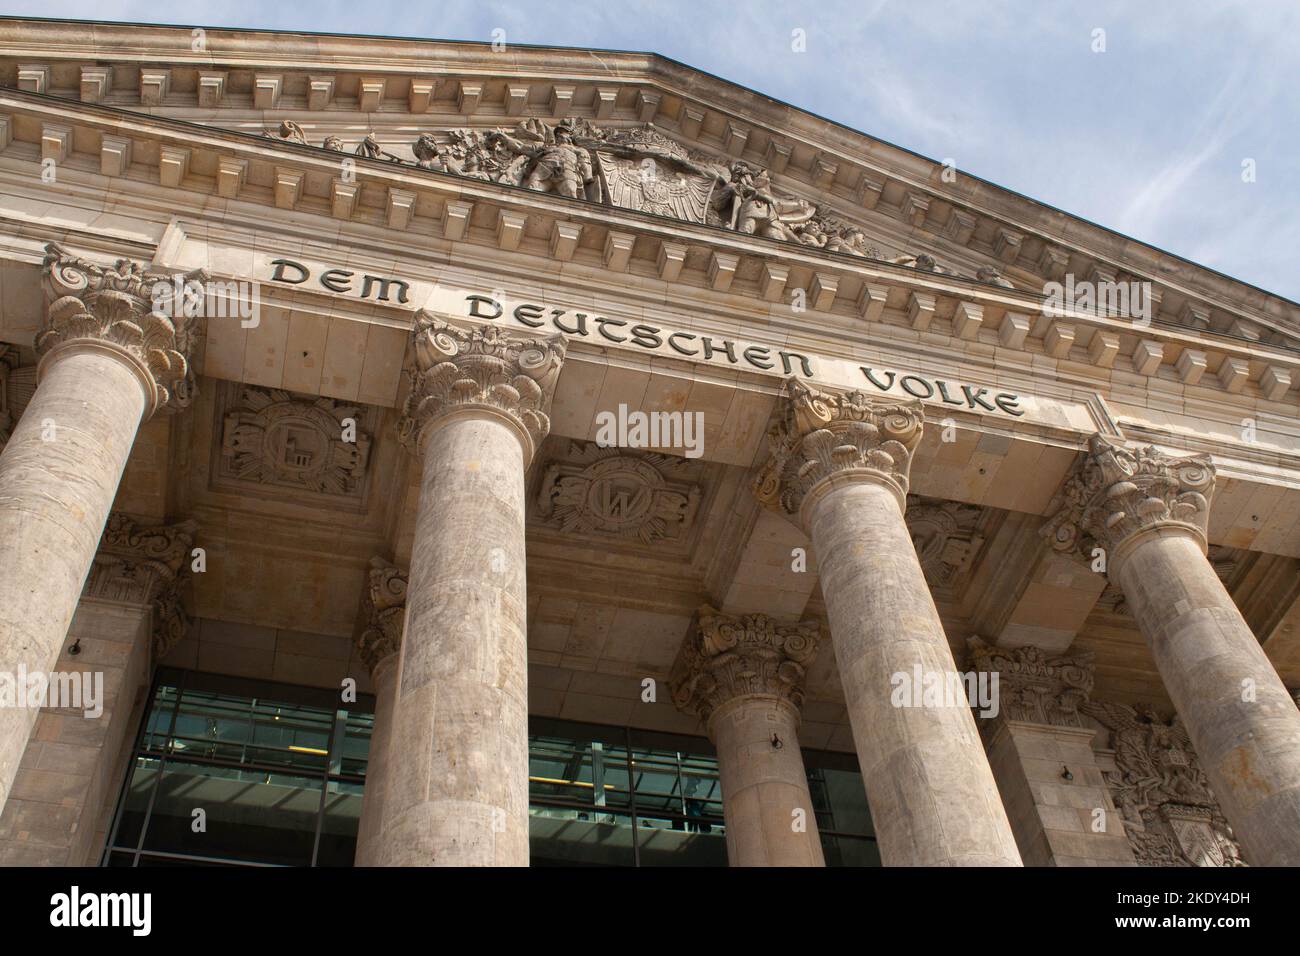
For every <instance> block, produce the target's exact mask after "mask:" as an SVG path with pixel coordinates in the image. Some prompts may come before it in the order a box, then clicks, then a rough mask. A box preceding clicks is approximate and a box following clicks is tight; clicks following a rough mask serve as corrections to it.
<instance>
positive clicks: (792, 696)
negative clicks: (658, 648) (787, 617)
mask: <svg viewBox="0 0 1300 956" xmlns="http://www.w3.org/2000/svg"><path fill="white" fill-rule="evenodd" d="M820 635H821V630H820V628H819V626H818V625H817V623H816V622H814V621H803V622H801V623H798V624H779V623H777V622H776V621H774V620H772V619H771V618H770V617H768V616H767V615H766V614H744V615H740V616H737V617H732V616H730V615H726V614H722V613H721V612H719V611H717V610H715V609H714V608H712V607H710V606H708V605H707V604H706V605H704V606H703V607H701V608H700V609H699V611H698V616H697V620H696V627H695V629H694V630H693V631H692V632H691V634H690V635H689V636H688V637H687V638H686V640H685V641H684V642H683V643H682V647H681V650H680V651H679V652H678V654H677V660H676V661H675V662H674V663H673V669H672V673H671V675H670V677H669V684H670V686H671V687H672V692H673V703H674V704H676V705H677V707H678V708H679V709H681V710H684V711H686V712H687V713H696V714H699V715H700V716H701V717H702V718H704V720H705V722H706V723H707V722H708V721H709V719H710V718H711V717H712V716H713V714H714V712H715V711H716V710H717V709H718V708H719V707H721V706H722V705H723V704H726V703H728V702H729V701H732V700H736V699H738V698H742V697H775V698H778V699H781V700H784V701H786V702H788V703H789V704H790V705H791V707H792V708H793V709H794V711H795V715H796V718H797V716H798V712H799V710H800V708H802V706H803V694H804V672H805V668H806V667H807V666H808V665H809V664H811V663H812V660H813V658H814V657H815V656H816V655H817V642H818V640H819V638H820Z"/></svg>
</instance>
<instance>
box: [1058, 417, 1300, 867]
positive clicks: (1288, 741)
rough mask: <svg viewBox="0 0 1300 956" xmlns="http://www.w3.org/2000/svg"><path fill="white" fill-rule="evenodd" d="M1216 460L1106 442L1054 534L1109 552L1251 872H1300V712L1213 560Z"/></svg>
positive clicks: (1086, 465) (1082, 469) (1090, 550)
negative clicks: (1210, 539) (1210, 536)
mask: <svg viewBox="0 0 1300 956" xmlns="http://www.w3.org/2000/svg"><path fill="white" fill-rule="evenodd" d="M1214 485H1215V470H1214V465H1213V463H1212V462H1211V461H1210V459H1209V458H1208V457H1206V456H1194V457H1173V456H1169V455H1165V454H1163V453H1161V452H1160V451H1158V450H1157V449H1155V448H1151V447H1148V448H1137V449H1129V448H1126V447H1124V446H1123V445H1122V444H1121V443H1119V442H1117V441H1114V440H1111V439H1107V438H1105V437H1104V436H1101V435H1096V436H1094V437H1093V438H1092V439H1091V441H1090V443H1089V451H1088V454H1087V455H1086V456H1085V458H1084V460H1083V462H1082V463H1081V464H1080V466H1079V468H1078V469H1077V470H1076V471H1075V472H1074V473H1073V474H1072V475H1071V476H1070V478H1069V479H1067V481H1066V483H1065V486H1064V487H1063V489H1062V492H1061V494H1060V495H1058V497H1057V499H1056V502H1054V505H1055V507H1054V509H1053V514H1052V516H1051V518H1050V519H1049V521H1048V523H1047V525H1046V526H1045V527H1044V529H1043V530H1044V534H1045V535H1047V536H1048V537H1050V538H1051V539H1052V542H1053V545H1054V546H1055V547H1056V548H1057V549H1058V550H1062V551H1068V550H1079V551H1081V552H1082V553H1083V554H1084V556H1085V557H1091V556H1093V555H1094V554H1097V553H1102V554H1104V555H1105V557H1106V567H1107V574H1108V576H1109V577H1110V579H1111V580H1112V581H1114V582H1115V583H1116V584H1118V585H1119V587H1120V588H1122V589H1123V591H1124V597H1125V599H1126V601H1127V602H1128V605H1129V607H1130V608H1131V609H1132V612H1133V617H1134V619H1135V620H1136V621H1137V624H1138V627H1139V628H1140V629H1141V631H1142V635H1143V637H1144V638H1145V639H1146V642H1147V644H1148V646H1150V648H1151V653H1152V656H1153V657H1154V658H1155V662H1156V667H1157V668H1158V669H1159V671H1160V677H1161V679H1162V680H1163V681H1164V684H1165V688H1166V689H1167V690H1168V692H1169V697H1170V699H1171V700H1172V701H1173V703H1174V707H1175V708H1176V709H1177V711H1178V715H1179V717H1181V718H1182V722H1183V725H1184V726H1185V727H1186V728H1187V734H1188V736H1189V737H1190V738H1191V741H1192V746H1193V747H1194V748H1195V750H1196V753H1197V755H1198V756H1199V757H1200V761H1201V765H1202V767H1203V768H1204V770H1205V774H1206V776H1207V777H1208V778H1209V781H1210V786H1211V787H1212V788H1213V790H1214V794H1215V796H1216V797H1217V798H1218V800H1219V804H1220V806H1221V807H1222V808H1223V815H1224V816H1225V817H1226V818H1227V820H1228V823H1229V824H1230V825H1231V826H1232V829H1233V832H1234V835H1235V836H1236V838H1237V840H1238V841H1239V842H1240V844H1241V847H1242V851H1243V854H1244V856H1245V857H1246V861H1247V862H1248V863H1252V864H1255V865H1257V866H1258V865H1264V866H1300V711H1297V710H1296V706H1295V702H1294V701H1293V700H1292V699H1291V696H1290V695H1289V694H1288V693H1287V691H1286V688H1285V686H1284V685H1283V684H1282V680H1281V678H1279V677H1278V675H1277V671H1276V670H1274V668H1273V665H1272V664H1271V663H1270V662H1269V660H1268V658H1267V657H1266V656H1265V654H1264V651H1263V649H1262V648H1261V647H1260V644H1259V641H1258V640H1257V639H1256V638H1255V635H1254V634H1253V633H1252V632H1251V630H1250V626H1249V625H1247V624H1246V621H1245V619H1244V618H1243V617H1242V616H1241V612H1240V611H1239V610H1237V607H1236V605H1235V604H1234V603H1233V600H1232V596H1231V595H1229V594H1228V592H1227V589H1226V588H1224V586H1223V584H1222V583H1221V582H1220V581H1219V578H1218V575H1216V574H1215V573H1214V569H1213V567H1212V566H1211V564H1210V562H1209V560H1208V559H1207V558H1206V547H1207V544H1206V529H1207V527H1208V524H1209V510H1210V501H1211V500H1212V498H1213V494H1214Z"/></svg>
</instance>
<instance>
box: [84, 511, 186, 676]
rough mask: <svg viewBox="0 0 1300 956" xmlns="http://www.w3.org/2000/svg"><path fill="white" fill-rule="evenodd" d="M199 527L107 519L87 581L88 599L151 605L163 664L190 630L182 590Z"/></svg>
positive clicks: (157, 657)
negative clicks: (163, 659)
mask: <svg viewBox="0 0 1300 956" xmlns="http://www.w3.org/2000/svg"><path fill="white" fill-rule="evenodd" d="M197 529H198V524H197V523H196V522H194V521H182V522H180V523H179V524H174V525H142V524H139V523H137V522H136V521H135V520H134V519H132V518H130V517H129V516H127V515H124V514H121V513H119V512H113V513H112V514H110V515H109V518H108V522H107V524H106V525H105V527H104V534H103V537H102V538H101V540H100V546H99V550H98V552H97V553H96V554H95V559H94V561H93V562H92V564H91V567H90V573H89V575H88V576H87V578H86V584H85V586H84V588H83V592H82V593H83V594H84V595H85V596H86V597H91V598H98V599H100V600H107V601H121V602H125V603H129V604H151V605H153V612H154V614H153V655H154V660H155V661H158V660H162V658H163V657H165V656H166V655H167V652H168V651H170V650H171V649H172V648H173V647H175V646H176V644H177V643H178V642H179V641H180V640H181V639H182V638H183V637H184V636H185V634H186V633H187V632H188V631H189V625H190V619H189V615H188V614H187V613H186V611H185V606H184V600H183V598H184V587H185V585H186V584H187V582H188V579H189V573H190V563H189V559H190V554H191V549H192V548H193V547H194V533H195V531H196V530H197Z"/></svg>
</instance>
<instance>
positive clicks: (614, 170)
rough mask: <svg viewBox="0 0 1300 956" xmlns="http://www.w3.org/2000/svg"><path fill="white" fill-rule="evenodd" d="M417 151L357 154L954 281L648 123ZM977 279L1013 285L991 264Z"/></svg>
mask: <svg viewBox="0 0 1300 956" xmlns="http://www.w3.org/2000/svg"><path fill="white" fill-rule="evenodd" d="M263 135H265V136H267V137H268V138H271V139H277V138H278V139H282V140H286V141H288V142H292V143H298V144H300V145H304V146H306V145H311V144H310V143H309V141H308V139H307V134H306V133H305V132H304V130H303V128H302V127H301V126H299V125H298V124H297V123H293V122H291V121H286V122H284V123H281V124H280V126H279V128H278V129H277V131H276V133H274V134H272V133H269V132H268V133H264V134H263ZM321 148H322V149H327V150H330V151H332V152H343V151H344V150H345V146H344V144H343V142H342V141H341V140H339V138H338V137H337V136H329V137H327V138H326V139H325V140H324V141H322V143H321ZM410 149H411V155H412V156H413V160H407V159H404V158H402V157H400V156H398V155H396V154H394V153H391V152H388V151H386V150H384V149H382V148H381V147H380V145H379V143H378V141H377V140H376V139H375V137H374V134H373V133H367V134H366V137H365V139H364V140H362V141H361V143H360V144H358V145H357V146H356V148H355V149H354V150H353V152H354V153H355V154H357V155H359V156H363V157H365V158H368V159H380V160H384V161H386V162H393V163H405V164H409V163H411V162H413V163H414V165H416V166H418V167H420V168H421V169H428V170H432V171H434V172H439V173H449V174H451V175H454V176H465V177H468V178H471V179H481V180H484V181H487V182H493V183H502V184H505V185H510V186H520V187H523V188H525V189H532V190H535V191H537V192H545V193H553V194H555V195H558V196H564V197H566V198H569V199H583V200H586V201H588V202H597V203H605V204H607V205H612V206H619V207H622V208H624V209H635V210H638V211H640V212H647V213H651V214H653V215H658V216H666V217H669V218H672V219H681V220H685V221H686V222H695V223H703V224H708V225H713V226H719V227H721V228H724V229H733V230H735V231H737V232H742V233H746V234H748V235H757V236H762V237H763V238H765V239H776V240H780V241H784V242H795V243H799V244H800V245H806V246H812V247H814V248H818V249H825V250H826V251H828V252H835V253H843V254H846V255H853V256H859V257H863V258H869V259H877V260H880V261H885V262H891V263H893V264H895V265H902V266H906V267H908V268H912V269H917V270H919V271H923V272H934V273H939V274H944V275H957V273H956V272H955V271H954V270H951V269H948V268H946V267H945V266H942V265H940V264H939V263H938V262H936V261H935V259H934V257H933V256H932V255H930V254H928V253H925V252H907V251H905V250H899V249H894V250H884V249H881V248H880V247H879V246H877V245H876V243H874V242H873V241H871V240H870V239H868V237H867V235H866V233H865V232H864V230H863V228H862V227H860V226H858V225H855V224H854V223H851V222H846V221H845V220H843V219H842V218H840V217H838V216H835V215H833V214H831V213H830V212H828V211H826V210H824V209H820V208H819V207H818V206H816V205H815V204H814V203H812V202H809V201H808V200H806V199H802V198H799V197H795V196H790V195H787V194H783V193H781V192H780V191H778V190H776V189H775V188H774V187H773V185H772V181H771V177H770V175H769V173H768V171H767V170H765V169H763V168H762V167H761V166H757V165H755V164H753V163H749V162H742V161H740V160H734V159H719V158H718V157H715V156H710V155H708V154H706V153H703V152H700V151H698V150H693V149H689V148H687V147H686V146H684V145H682V144H681V143H678V142H677V141H675V140H673V139H671V138H670V137H668V136H666V135H665V134H664V133H663V132H661V131H660V130H659V129H658V128H657V127H655V126H654V124H651V123H646V124H642V125H640V126H634V127H631V128H615V127H601V126H596V125H594V124H593V123H591V122H590V121H589V120H586V119H581V118H574V117H567V118H565V119H562V120H559V121H558V122H554V123H548V122H545V121H544V120H540V119H537V118H530V119H526V120H522V121H520V122H519V123H517V124H516V125H515V126H514V127H511V128H506V127H497V128H495V129H468V128H460V129H445V130H435V131H432V132H425V133H421V134H420V135H419V137H418V138H417V139H416V141H415V142H414V143H413V144H412V145H411V147H410ZM976 278H978V279H979V280H980V281H983V282H996V283H997V284H998V285H1002V286H1008V287H1009V286H1010V285H1011V283H1010V282H1008V281H1007V280H1006V279H1004V278H1002V276H1001V275H1000V273H998V272H997V270H996V269H994V268H992V267H989V266H986V267H984V268H983V269H981V270H980V274H979V275H978V276H976Z"/></svg>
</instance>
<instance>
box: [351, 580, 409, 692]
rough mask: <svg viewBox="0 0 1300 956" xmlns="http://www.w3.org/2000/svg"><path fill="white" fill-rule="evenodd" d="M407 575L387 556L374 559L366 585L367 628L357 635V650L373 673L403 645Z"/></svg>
mask: <svg viewBox="0 0 1300 956" xmlns="http://www.w3.org/2000/svg"><path fill="white" fill-rule="evenodd" d="M406 583H407V574H406V572H405V571H403V570H401V569H400V568H398V567H396V566H394V565H392V564H389V563H388V562H387V561H385V560H384V559H383V558H372V559H371V560H370V577H369V582H368V585H367V587H366V596H365V602H366V603H365V611H366V627H365V629H364V630H362V632H361V636H360V637H359V638H357V651H358V652H359V653H360V654H361V659H362V660H363V661H364V662H365V664H366V667H367V668H369V670H370V673H371V674H372V675H373V674H374V672H375V668H377V667H378V666H379V665H380V664H381V663H383V662H384V661H386V660H390V659H394V658H393V655H395V654H396V653H397V651H398V650H399V649H400V648H401V646H402V625H403V619H404V618H405V616H406Z"/></svg>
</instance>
